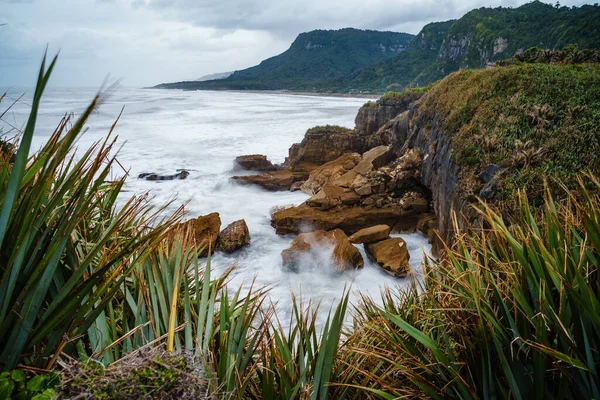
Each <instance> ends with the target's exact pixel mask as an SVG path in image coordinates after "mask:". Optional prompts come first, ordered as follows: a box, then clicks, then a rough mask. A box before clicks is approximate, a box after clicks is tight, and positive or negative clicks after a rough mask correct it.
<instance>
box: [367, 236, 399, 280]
mask: <svg viewBox="0 0 600 400" xmlns="http://www.w3.org/2000/svg"><path fill="white" fill-rule="evenodd" d="M365 251H366V252H367V254H368V255H369V258H371V259H372V260H373V262H375V263H376V264H377V265H379V266H380V267H381V268H383V269H384V271H385V272H387V273H388V274H390V275H392V276H395V277H399V278H402V277H405V276H406V275H407V274H408V272H409V271H410V265H409V264H408V260H409V259H410V255H409V254H408V249H407V248H406V242H405V241H404V240H403V239H402V238H390V239H386V240H382V241H380V242H375V243H367V244H365Z"/></svg>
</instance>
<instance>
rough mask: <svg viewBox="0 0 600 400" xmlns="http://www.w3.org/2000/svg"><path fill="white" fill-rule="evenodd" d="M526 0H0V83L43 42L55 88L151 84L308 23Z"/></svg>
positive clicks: (11, 80)
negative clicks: (109, 81)
mask: <svg viewBox="0 0 600 400" xmlns="http://www.w3.org/2000/svg"><path fill="white" fill-rule="evenodd" d="M526 1H527V0H463V1H458V0H448V1H443V2H440V1H434V0H420V1H414V0H413V1H411V0H368V1H366V0H200V1H198V0H60V1H57V0H0V4H2V6H1V7H0V24H6V25H4V26H0V88H2V87H6V86H10V85H31V84H32V83H33V82H32V80H33V77H35V74H36V70H37V68H38V66H39V61H40V58H41V55H42V54H43V51H44V49H45V48H46V46H47V45H49V46H50V47H49V48H50V53H51V54H52V53H53V52H56V51H58V50H59V49H60V51H61V56H60V59H59V60H60V61H59V66H58V68H57V72H56V73H55V76H54V77H53V83H54V84H55V85H91V86H96V85H99V84H100V83H102V82H103V81H104V79H105V78H106V76H107V75H108V74H109V73H110V74H111V76H114V77H115V78H122V79H123V80H122V82H123V84H124V85H136V86H140V85H151V84H155V83H160V82H169V81H177V80H186V79H195V78H197V77H199V76H201V75H205V74H209V73H214V72H222V71H229V70H235V69H242V68H245V67H248V66H251V65H255V64H257V63H258V62H260V61H261V60H263V59H265V58H267V57H271V56H273V55H276V54H279V53H281V52H282V51H284V50H285V49H286V48H287V47H288V46H289V44H290V43H291V41H292V40H293V38H294V37H295V36H296V35H298V34H299V33H301V32H306V31H309V30H312V29H339V28H344V27H356V28H362V29H377V30H394V31H404V32H410V33H417V32H418V31H419V30H420V29H421V28H422V27H423V25H425V24H426V23H429V22H432V21H443V20H447V19H451V18H458V17H460V16H461V15H463V14H464V13H466V12H467V11H469V10H471V9H473V8H476V7H482V6H493V7H496V6H517V5H520V4H523V3H525V2H526ZM562 3H563V4H565V5H580V4H583V3H584V2H583V1H579V0H572V1H563V2H562Z"/></svg>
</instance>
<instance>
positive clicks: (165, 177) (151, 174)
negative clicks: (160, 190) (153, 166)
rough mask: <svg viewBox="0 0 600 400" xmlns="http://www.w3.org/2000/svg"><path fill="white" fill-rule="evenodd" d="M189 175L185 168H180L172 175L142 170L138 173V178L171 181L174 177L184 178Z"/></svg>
mask: <svg viewBox="0 0 600 400" xmlns="http://www.w3.org/2000/svg"><path fill="white" fill-rule="evenodd" d="M189 175H190V173H189V172H187V171H186V170H182V171H180V172H178V173H176V174H173V175H159V174H155V173H154V172H144V173H142V174H139V175H138V178H139V179H145V180H147V181H172V180H174V179H185V178H187V177H188V176H189Z"/></svg>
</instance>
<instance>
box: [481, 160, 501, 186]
mask: <svg viewBox="0 0 600 400" xmlns="http://www.w3.org/2000/svg"><path fill="white" fill-rule="evenodd" d="M500 171H502V168H501V167H499V166H498V165H495V164H488V165H487V166H486V167H485V168H484V169H483V171H481V173H480V174H479V175H478V176H477V178H479V180H480V181H481V182H482V183H488V182H489V181H491V180H492V179H494V177H495V176H496V175H497V174H498V172H500Z"/></svg>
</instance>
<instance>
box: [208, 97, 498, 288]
mask: <svg viewBox="0 0 600 400" xmlns="http://www.w3.org/2000/svg"><path fill="white" fill-rule="evenodd" d="M422 96H423V93H416V92H408V93H405V94H402V95H400V94H394V95H392V96H383V97H382V98H380V99H379V100H377V102H368V103H366V104H365V105H364V106H363V107H361V109H360V110H359V112H358V115H357V116H356V119H355V127H354V129H348V128H342V127H339V126H322V127H315V128H311V129H309V130H308V131H307V132H306V134H305V136H304V139H303V140H302V141H301V142H300V143H296V144H293V145H292V146H291V147H290V149H289V153H288V156H287V157H286V159H285V162H284V163H282V164H281V165H274V164H272V163H271V162H270V161H269V160H267V158H266V157H265V156H264V155H260V154H252V155H244V156H239V157H238V158H237V159H236V160H235V163H234V170H244V171H253V172H256V174H253V175H240V176H234V177H233V178H232V179H233V180H234V181H236V182H238V183H240V184H251V185H257V186H259V187H262V188H264V189H266V190H270V191H287V190H291V191H296V190H301V191H303V192H305V193H307V194H308V195H310V196H311V197H310V198H309V199H308V200H306V201H305V202H304V203H302V204H300V205H297V206H291V207H286V208H280V209H276V210H273V211H272V215H271V226H272V227H273V228H274V229H275V231H276V232H277V234H279V235H299V236H297V237H296V239H294V240H293V241H292V243H291V246H290V248H289V249H287V250H285V251H284V252H283V253H282V263H283V265H284V267H286V268H288V269H290V270H295V269H296V267H297V265H298V263H299V260H300V259H301V258H303V257H304V258H306V257H308V259H309V260H310V257H315V255H314V254H313V255H311V252H312V253H314V252H315V249H320V248H323V247H328V248H333V253H332V255H331V260H332V265H334V267H335V269H336V270H338V271H340V272H341V271H345V270H348V269H356V268H362V266H363V265H364V260H363V259H362V256H361V255H360V253H358V251H355V250H356V247H354V246H352V244H364V246H365V251H366V253H367V255H368V256H369V258H371V259H372V260H373V261H374V262H375V263H376V264H378V265H380V266H381V267H382V268H383V269H384V270H385V271H386V272H387V273H389V274H391V275H393V276H398V277H402V276H405V275H406V274H407V273H408V271H409V267H408V259H409V256H408V251H407V250H406V246H405V245H404V242H403V241H402V239H399V238H396V237H390V233H392V234H397V233H409V232H417V231H418V232H420V233H422V234H423V235H426V236H427V237H428V238H429V241H430V243H432V245H433V250H434V252H437V251H438V250H439V248H440V243H442V241H447V240H448V239H449V238H451V237H452V234H453V231H454V220H453V218H452V215H459V216H460V218H457V219H456V223H458V226H459V227H462V226H465V224H466V223H467V221H469V219H472V218H471V217H472V216H471V215H470V214H469V213H470V208H469V207H468V206H469V204H470V203H471V202H472V199H469V198H467V197H466V196H464V195H463V194H462V193H461V192H460V190H459V185H458V182H459V172H460V171H459V167H458V165H457V164H456V163H455V160H454V158H453V157H452V153H453V151H452V147H451V138H450V136H449V135H448V134H447V133H446V132H445V130H444V128H443V126H442V124H439V123H438V117H437V116H436V115H435V112H433V113H432V110H430V109H427V108H426V107H423V106H422V104H421V103H422V101H421V98H422ZM501 170H502V169H501V168H500V167H498V166H494V165H490V166H488V167H487V168H485V170H483V171H482V172H481V174H480V177H479V179H480V180H481V185H482V189H481V194H480V196H481V197H483V198H486V196H488V195H489V198H493V196H494V187H495V186H494V185H495V183H496V182H497V179H498V177H497V175H498V174H499V173H500V172H501ZM209 217H210V216H207V217H201V218H208V220H210V218H209ZM463 217H465V218H463ZM207 231H208V230H207ZM238 231H240V232H242V231H243V229H238V230H236V232H238ZM365 232H366V233H365ZM373 233H374V234H375V236H376V237H377V239H376V240H375V239H368V240H367V239H356V235H359V237H365V235H366V237H368V236H369V235H370V234H373ZM205 235H206V234H205ZM217 236H218V237H219V238H221V237H226V235H225V234H224V233H223V232H222V233H221V234H219V235H217V228H212V231H211V233H210V237H212V238H214V239H213V240H214V241H215V242H214V243H211V247H212V248H217V249H219V248H221V249H225V248H227V249H229V251H233V249H235V248H236V247H237V245H236V246H223V245H219V243H221V242H220V241H217V239H216V238H217ZM242 236H244V235H242ZM198 240H200V239H198ZM202 240H205V241H206V239H202ZM219 240H220V239H219ZM230 241H232V242H236V240H235V239H234V240H230ZM242 242H243V240H242V241H240V243H242ZM236 243H237V242H236ZM241 245H243V244H241Z"/></svg>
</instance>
